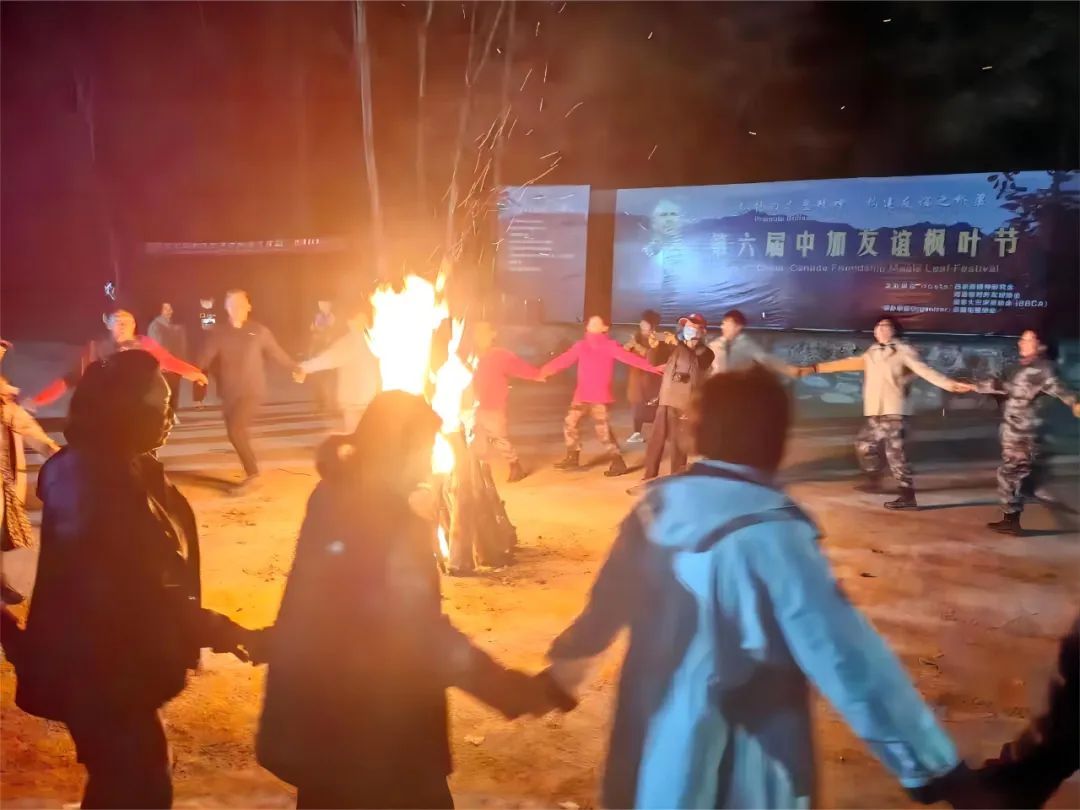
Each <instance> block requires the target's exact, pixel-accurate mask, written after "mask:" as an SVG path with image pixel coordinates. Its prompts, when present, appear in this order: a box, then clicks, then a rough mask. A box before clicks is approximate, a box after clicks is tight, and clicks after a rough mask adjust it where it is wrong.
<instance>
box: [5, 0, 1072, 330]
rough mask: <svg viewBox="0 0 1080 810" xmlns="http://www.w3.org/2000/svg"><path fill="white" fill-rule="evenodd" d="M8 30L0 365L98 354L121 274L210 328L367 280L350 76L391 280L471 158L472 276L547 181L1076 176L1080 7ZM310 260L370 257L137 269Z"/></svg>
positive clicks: (175, 10)
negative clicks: (254, 251) (246, 299)
mask: <svg viewBox="0 0 1080 810" xmlns="http://www.w3.org/2000/svg"><path fill="white" fill-rule="evenodd" d="M0 14H2V19H0V24H2V25H0V33H2V43H0V45H2V65H0V68H2V72H0V81H2V85H0V90H2V98H0V101H2V113H3V115H2V118H0V125H2V141H0V146H2V156H0V157H2V160H0V170H2V178H0V179H2V186H0V191H2V196H0V217H2V224H3V239H2V242H0V261H2V271H3V300H2V306H3V309H2V318H3V328H4V332H5V337H14V338H23V339H26V338H36V339H42V338H46V337H55V338H57V339H67V340H75V339H79V338H81V337H85V336H86V335H87V334H90V333H92V331H93V330H94V329H96V328H97V323H98V322H99V321H98V320H97V319H98V317H99V314H100V311H101V307H102V306H103V296H102V293H101V287H102V284H103V283H104V282H105V281H106V280H108V279H111V278H114V277H116V276H118V277H119V278H120V279H121V291H122V294H123V293H126V292H128V291H138V290H142V291H143V293H144V298H145V297H146V296H148V295H150V294H151V292H152V291H156V290H157V289H158V288H159V287H160V285H161V284H165V283H166V281H165V280H168V279H171V280H169V281H168V283H169V284H171V285H173V289H175V288H176V287H175V285H176V284H177V283H178V282H177V281H176V279H177V278H181V277H183V278H189V279H190V290H185V294H187V293H190V296H189V297H191V298H192V300H194V297H195V295H196V290H197V289H202V287H201V286H200V285H205V284H208V283H209V282H208V281H206V279H208V278H210V277H213V276H214V275H215V274H217V275H220V274H222V273H224V274H226V275H230V276H235V277H236V278H237V279H243V283H248V284H252V283H254V282H252V281H251V280H250V279H251V278H252V277H253V276H256V275H258V276H259V278H264V279H273V280H274V281H272V282H267V283H269V284H270V287H268V288H267V289H272V290H277V291H278V292H277V293H271V294H269V295H268V296H266V297H270V298H273V297H278V298H281V299H288V300H289V301H290V302H295V301H297V300H300V299H303V298H304V297H305V296H310V295H314V294H316V293H317V292H318V293H320V294H322V292H323V290H324V289H325V288H328V287H334V286H337V287H340V284H341V279H342V278H343V277H347V276H356V275H370V274H372V273H374V272H375V269H376V268H375V262H374V261H373V259H372V255H371V247H370V245H371V243H370V242H369V241H368V240H367V236H368V235H369V233H370V230H369V224H370V222H371V217H370V201H371V195H370V186H369V183H368V174H367V171H366V168H365V166H366V164H365V152H364V130H363V126H362V104H361V93H360V91H359V86H360V85H359V71H358V59H357V57H358V55H361V54H363V53H366V54H367V55H368V56H369V58H370V68H371V70H370V76H371V81H372V94H371V96H370V97H369V98H370V101H371V106H370V113H371V118H372V121H373V123H374V127H373V130H372V131H371V132H370V133H369V134H370V135H372V136H373V137H372V143H373V152H372V156H373V157H374V159H375V162H376V165H377V167H378V174H379V186H378V188H379V201H380V205H381V206H382V208H383V209H384V221H385V234H386V236H385V239H384V241H383V242H382V244H383V245H384V247H386V252H387V254H388V255H389V257H390V258H389V261H388V264H389V266H391V267H395V268H396V267H399V266H401V263H402V262H404V261H408V262H409V263H410V266H413V267H416V266H419V265H421V264H423V262H424V261H425V260H426V258H427V257H428V256H429V255H431V253H432V251H433V250H437V249H438V248H439V246H440V245H441V244H442V243H443V242H444V239H445V233H446V230H447V229H446V220H447V202H446V200H445V197H444V195H445V193H446V191H447V188H448V185H449V182H450V177H451V173H452V167H453V165H454V163H455V157H454V156H455V154H457V155H458V158H457V165H458V181H459V182H458V185H459V188H460V194H461V199H463V200H464V203H463V205H462V206H461V207H460V208H458V209H457V211H456V213H455V219H454V222H453V227H452V228H451V230H452V231H453V234H454V237H455V238H457V237H458V236H464V237H465V238H466V241H467V243H468V244H467V250H469V251H471V253H472V255H474V256H475V255H476V254H477V251H478V250H480V249H481V247H480V246H481V244H482V243H483V242H484V241H485V240H486V239H489V237H490V232H489V229H490V216H489V215H488V210H489V208H490V206H489V202H490V198H491V193H490V192H491V189H492V188H493V187H494V186H495V185H496V184H498V183H522V182H526V181H528V180H530V179H532V178H534V177H536V176H538V175H540V174H541V173H543V172H546V171H548V170H549V169H551V167H552V166H554V168H553V169H552V170H551V171H550V172H549V173H547V174H546V175H545V176H544V177H543V179H542V182H544V183H566V184H589V185H592V186H594V187H596V188H618V187H636V186H664V185H695V184H709V183H728V182H755V181H767V180H780V179H803V178H824V177H853V176H868V175H900V174H932V173H954V172H975V171H993V170H995V169H1044V168H1063V169H1071V168H1076V167H1077V166H1078V165H1080V163H1078V160H1080V156H1078V151H1080V134H1078V133H1080V109H1078V105H1077V99H1078V98H1080V88H1078V75H1080V70H1078V66H1080V44H1078V30H1080V6H1078V5H1077V4H1075V3H986V4H982V3H911V4H890V3H866V4H860V3H810V2H807V3H760V4H759V3H732V4H727V3H706V2H702V3H679V2H662V3H636V2H635V3H620V2H604V3H577V2H570V3H563V2H561V0H560V2H554V3H516V4H511V3H500V2H487V3H476V4H474V3H466V4H462V3H460V2H436V3H432V4H428V3H417V2H410V3H399V2H383V3H369V4H367V6H366V9H365V22H366V27H367V41H368V43H369V47H368V48H367V49H364V48H361V47H359V46H358V44H357V32H356V19H355V14H356V7H355V6H354V4H351V3H340V4H330V3H293V4H290V3H237V4H232V3H196V2H190V3H176V4H168V3H116V4H93V3H77V4H63V3H40V4H39V3H4V4H3V6H2V9H0ZM429 14H430V18H428V15H429ZM470 32H471V33H470ZM470 48H471V60H472V61H471V65H472V70H470V71H468V73H469V82H470V86H469V87H466V81H465V75H466V72H467V70H466V65H467V64H468V63H469V60H470ZM421 53H423V54H424V60H423V61H424V65H425V67H424V70H423V75H424V87H425V90H424V96H423V98H422V99H421V97H420V93H419V87H420V76H421V69H420V64H421V58H420V55H421ZM545 79H546V80H545ZM463 103H464V104H465V105H466V110H465V118H464V126H463V127H460V129H459V126H460V125H461V123H462V117H461V116H462V107H463ZM507 111H508V112H507ZM504 115H505V116H506V117H505V119H504V118H503V116H504ZM503 120H505V122H506V123H505V124H503V126H502V128H501V130H500V129H499V126H498V125H499V123H500V121H503ZM511 123H512V126H511ZM459 131H460V133H461V137H460V138H459ZM500 133H501V134H500ZM486 134H488V135H489V137H487V138H485V135H486ZM418 139H419V140H418ZM459 144H460V150H459ZM418 147H419V148H418ZM493 147H494V148H493ZM489 163H490V165H489ZM470 187H473V193H472V194H471V195H470V194H469V193H468V192H469V190H470ZM474 226H475V233H473V228H474ZM308 235H323V236H328V235H348V236H351V237H353V238H354V239H355V243H356V248H355V249H354V250H353V251H352V252H351V253H350V254H348V255H346V256H286V257H281V256H277V257H270V258H266V257H259V258H258V259H257V260H256V259H251V258H247V257H245V258H242V259H235V258H229V259H199V260H194V261H193V260H187V261H186V263H185V262H180V261H175V260H174V261H172V262H171V263H167V264H163V263H162V262H161V261H160V260H159V261H158V262H154V261H150V260H148V259H147V257H146V256H145V254H144V251H143V250H142V244H143V243H144V242H147V241H182V240H246V239H265V238H274V237H279V236H286V237H297V236H308ZM488 255H490V254H488ZM196 263H197V264H198V266H197V267H196V266H194V265H195V264H196ZM260 274H261V275H260ZM1069 275H1070V278H1071V279H1072V281H1071V282H1070V281H1068V280H1067V279H1066V280H1065V281H1063V282H1062V283H1064V284H1066V285H1067V284H1069V283H1072V284H1073V285H1075V276H1076V268H1069ZM185 283H187V282H185ZM230 283H233V281H230ZM274 285H276V286H274ZM594 295H595V292H594ZM1074 299H1075V296H1074ZM58 302H63V306H62V307H58V306H57V303H58ZM305 305H306V304H305ZM180 308H181V310H183V304H181V305H180ZM270 309H273V308H272V307H270ZM277 313H278V315H279V317H292V313H291V310H290V309H289V306H287V305H285V304H284V303H282V302H281V301H279V302H278V305H277Z"/></svg>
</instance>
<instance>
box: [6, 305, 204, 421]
mask: <svg viewBox="0 0 1080 810" xmlns="http://www.w3.org/2000/svg"><path fill="white" fill-rule="evenodd" d="M105 325H106V326H107V327H108V329H109V335H108V337H105V338H102V339H100V340H95V341H92V342H91V343H90V344H89V345H88V346H87V347H86V349H85V350H84V351H83V353H82V355H81V356H80V357H79V362H78V364H77V365H76V366H75V367H74V368H72V369H71V370H70V371H68V373H67V374H65V375H64V376H63V377H59V378H58V379H56V380H53V381H52V382H51V383H49V384H48V385H47V386H45V388H43V389H42V390H41V392H40V393H38V394H37V395H36V396H34V397H31V399H30V401H29V403H28V408H27V409H28V410H30V411H34V410H37V409H38V408H42V407H44V406H46V405H49V404H51V403H53V402H55V401H56V400H58V399H60V397H62V396H63V395H64V392H65V391H67V390H68V389H70V388H74V387H75V386H76V385H77V384H78V382H79V380H80V379H81V378H82V375H83V370H84V369H85V368H86V367H87V366H89V365H90V364H91V363H96V362H97V361H98V360H105V359H107V358H109V357H112V356H113V355H115V354H117V353H118V352H126V351H131V350H132V349H141V350H142V351H144V352H147V353H148V354H151V355H153V357H154V359H155V360H157V361H158V363H160V364H161V368H162V369H163V370H164V371H166V372H170V373H173V374H178V375H180V376H181V377H183V378H184V379H185V380H191V381H192V382H194V383H201V384H205V383H206V375H205V374H203V373H202V372H201V371H200V370H199V369H197V368H196V367H195V366H193V365H191V364H190V363H185V362H184V361H183V360H181V359H179V358H178V357H176V356H175V355H173V354H172V353H170V352H169V351H168V350H167V349H166V348H165V347H164V346H162V345H161V344H160V343H158V342H157V341H156V340H154V339H153V338H149V337H145V336H143V335H137V334H135V316H134V315H132V314H131V313H130V312H128V311H127V310H126V309H116V310H113V311H112V312H111V313H109V315H108V317H107V318H106V319H105Z"/></svg>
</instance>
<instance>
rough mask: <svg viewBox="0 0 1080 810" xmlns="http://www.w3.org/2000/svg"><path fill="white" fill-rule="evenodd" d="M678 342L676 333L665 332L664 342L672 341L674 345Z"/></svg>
mask: <svg viewBox="0 0 1080 810" xmlns="http://www.w3.org/2000/svg"><path fill="white" fill-rule="evenodd" d="M678 342H679V339H678V338H677V337H675V334H674V333H673V332H664V343H670V344H671V345H672V346H674V345H675V344H676V343H678Z"/></svg>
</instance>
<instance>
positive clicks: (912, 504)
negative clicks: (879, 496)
mask: <svg viewBox="0 0 1080 810" xmlns="http://www.w3.org/2000/svg"><path fill="white" fill-rule="evenodd" d="M885 508H886V509H918V508H919V504H918V503H917V502H916V501H915V490H913V489H912V488H911V487H901V488H900V497H898V498H897V499H896V500H895V501H888V502H886V504H885Z"/></svg>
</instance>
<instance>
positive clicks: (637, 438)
mask: <svg viewBox="0 0 1080 810" xmlns="http://www.w3.org/2000/svg"><path fill="white" fill-rule="evenodd" d="M644 442H645V437H644V436H642V435H641V433H638V432H635V433H632V434H631V435H630V438H629V439H627V440H626V443H627V444H644Z"/></svg>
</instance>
